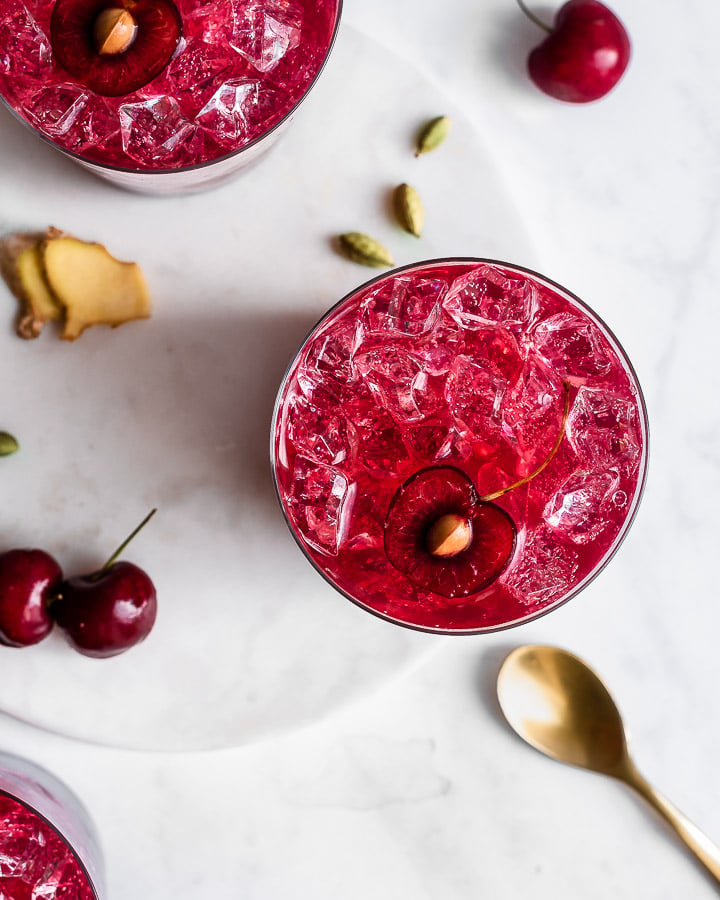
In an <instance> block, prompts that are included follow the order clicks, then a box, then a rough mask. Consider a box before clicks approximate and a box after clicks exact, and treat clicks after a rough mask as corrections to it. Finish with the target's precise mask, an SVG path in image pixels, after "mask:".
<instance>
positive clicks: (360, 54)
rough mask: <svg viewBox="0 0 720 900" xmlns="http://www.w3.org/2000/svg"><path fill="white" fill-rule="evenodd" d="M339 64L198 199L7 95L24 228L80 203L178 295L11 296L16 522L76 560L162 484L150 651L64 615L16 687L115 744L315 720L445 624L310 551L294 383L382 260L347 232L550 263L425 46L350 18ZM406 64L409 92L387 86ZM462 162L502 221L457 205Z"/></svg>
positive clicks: (53, 713)
mask: <svg viewBox="0 0 720 900" xmlns="http://www.w3.org/2000/svg"><path fill="white" fill-rule="evenodd" d="M325 74H326V78H325V79H324V80H323V81H322V83H321V84H319V85H318V89H317V91H316V92H313V95H312V97H311V98H310V102H311V103H312V104H313V106H312V108H311V110H310V113H309V114H307V115H305V116H302V115H300V116H298V120H297V122H296V123H293V124H294V126H295V127H294V128H293V129H291V130H290V132H289V133H288V134H287V135H286V136H285V140H284V142H283V144H282V145H280V146H278V147H277V148H276V152H274V153H272V154H271V155H270V156H269V157H268V158H267V159H266V160H264V161H263V162H264V165H259V166H257V167H255V168H254V169H253V170H252V171H251V172H248V173H247V175H246V176H245V177H244V178H241V179H239V180H237V181H235V182H233V183H232V184H228V185H226V186H225V187H224V188H223V189H222V190H220V191H217V192H214V193H208V194H200V195H196V196H191V197H188V196H180V197H173V198H162V199H160V198H158V197H143V196H138V195H135V194H127V193H121V192H120V191H118V190H115V189H112V188H109V187H108V186H107V185H106V184H105V183H103V182H101V181H99V180H98V179H97V178H93V177H89V176H88V175H87V174H86V173H85V172H83V171H81V170H80V169H79V168H78V167H77V166H74V165H71V164H70V163H68V162H67V161H66V160H65V159H63V158H62V157H61V156H60V155H59V154H58V153H56V152H53V150H52V149H50V148H48V147H46V146H44V145H40V143H39V142H38V141H37V139H36V138H35V137H34V136H33V135H32V134H30V133H29V132H28V131H25V130H24V129H20V128H18V127H16V126H15V123H14V122H12V120H11V119H10V117H9V115H7V114H4V113H3V121H4V122H6V123H7V125H8V127H7V128H6V129H5V130H3V131H0V155H4V156H5V158H6V159H7V165H6V166H5V167H4V168H3V170H2V172H0V192H1V193H2V195H3V200H4V202H3V205H2V209H0V234H1V233H5V232H12V231H17V230H21V229H23V228H27V227H32V228H38V227H41V228H42V227H45V224H46V223H47V222H53V223H58V222H59V223H62V224H63V227H65V228H66V229H68V230H71V231H73V232H74V233H76V234H78V235H81V236H83V237H92V238H94V239H100V240H103V241H105V242H106V243H107V245H108V247H110V248H111V250H112V251H113V252H115V253H119V254H121V255H122V257H123V258H128V257H130V258H134V259H137V260H138V261H139V262H140V263H141V264H142V266H143V269H144V271H145V273H146V275H147V279H148V282H149V284H150V286H151V291H152V293H153V296H154V303H155V306H154V312H153V316H152V319H151V320H150V321H149V322H139V323H133V324H131V325H127V326H125V327H124V328H121V329H119V330H118V331H115V332H113V331H111V330H110V329H107V328H95V329H91V330H89V331H88V332H87V333H86V334H84V335H83V337H82V338H81V339H80V340H78V341H77V342H76V343H73V344H72V345H69V344H68V343H67V342H63V341H59V340H57V338H56V336H55V335H54V334H52V333H47V334H43V335H42V336H41V337H40V339H39V340H38V341H36V342H31V343H28V342H25V341H20V340H18V338H17V336H16V335H15V334H14V331H13V328H12V324H13V323H12V312H11V310H12V305H14V301H12V299H11V298H10V300H11V304H12V305H11V304H8V305H7V306H6V307H5V308H6V310H7V316H6V317H5V319H4V320H3V321H2V322H1V323H0V377H2V375H3V374H5V375H6V377H12V378H13V379H14V381H15V382H16V388H15V390H13V391H12V392H11V394H10V395H9V396H8V397H7V400H6V402H5V405H4V408H3V410H2V419H3V422H4V423H7V424H6V425H5V427H7V428H12V431H13V432H14V433H16V434H18V435H20V436H21V442H22V445H23V452H22V453H20V454H18V455H17V456H16V457H13V459H12V460H11V461H8V464H7V466H6V467H5V468H4V469H3V471H4V472H6V473H7V474H8V475H10V474H12V476H13V477H12V479H11V480H10V479H8V481H9V483H8V484H7V486H6V488H5V495H4V497H5V503H6V510H7V512H6V514H5V517H4V520H3V528H4V530H5V531H6V532H7V533H9V534H12V535H13V539H14V542H16V543H17V544H18V545H19V546H26V545H28V544H32V545H33V546H40V547H44V548H45V549H46V550H47V551H48V552H50V553H53V554H54V555H55V556H56V557H57V558H58V560H62V565H63V566H64V568H65V571H66V572H67V573H68V574H69V575H71V574H76V573H77V572H80V571H92V570H93V569H94V568H95V567H97V566H99V565H102V563H103V561H104V560H105V559H106V558H107V556H108V555H109V554H110V553H111V552H112V548H113V547H115V546H117V545H118V543H119V542H120V540H121V539H122V536H123V535H124V534H127V533H128V532H129V531H130V530H131V528H132V527H133V525H134V523H135V522H137V521H139V520H140V519H141V518H142V516H143V515H144V513H145V510H147V509H150V508H152V507H158V509H159V514H158V516H157V517H156V519H155V520H154V521H153V523H152V527H149V528H148V529H147V530H146V531H145V532H144V533H143V535H142V537H141V538H139V539H138V540H137V542H135V544H134V546H133V548H132V551H133V552H132V553H130V552H129V551H128V554H127V555H128V556H129V557H130V558H132V559H133V560H134V561H135V562H136V563H137V564H138V565H141V566H144V567H145V568H147V569H148V571H150V572H151V573H152V577H153V580H154V582H155V584H156V587H157V590H158V596H159V615H158V622H157V624H156V626H155V628H154V629H153V632H152V634H151V636H150V638H149V639H148V640H147V641H145V642H144V643H143V645H142V646H141V647H138V648H137V649H136V650H135V651H134V653H133V654H132V655H128V656H121V657H119V658H117V659H112V660H108V661H106V662H105V663H104V664H102V665H98V664H97V662H96V661H94V660H88V659H86V658H84V657H82V656H80V655H78V654H74V653H69V652H68V649H67V647H66V646H65V642H64V641H63V640H62V638H61V637H60V636H59V635H54V636H53V638H52V639H51V640H50V641H47V642H45V643H43V644H41V645H39V646H37V647H34V648H32V649H30V650H27V651H26V652H24V653H17V654H8V655H7V656H6V658H5V659H4V675H5V677H4V678H3V679H0V710H4V711H5V712H11V713H13V714H14V715H16V716H18V717H20V718H22V719H23V720H24V721H27V722H30V723H33V724H39V725H42V726H43V727H45V728H48V729H51V730H53V731H59V732H60V733H62V734H66V735H68V736H71V737H79V738H82V739H85V740H92V741H95V742H99V743H104V744H109V745H111V746H114V747H130V748H133V749H145V750H208V749H213V750H214V749H222V748H226V747H232V746H237V745H239V744H243V743H246V742H247V741H251V740H257V739H258V738H259V737H265V736H267V735H268V734H277V733H279V732H282V731H284V730H286V729H288V728H290V727H294V726H297V725H298V724H303V723H306V722H309V721H315V720H316V719H317V718H319V717H320V716H322V715H324V714H326V713H328V712H329V711H332V710H334V709H337V708H339V707H341V706H343V705H345V704H346V703H348V702H350V701H351V700H352V699H354V698H357V697H358V696H363V695H365V694H366V693H367V692H368V691H370V690H371V689H372V688H373V687H377V686H378V685H381V684H384V683H385V682H386V681H387V680H388V679H389V678H391V677H392V676H394V675H397V674H398V673H400V672H402V671H403V670H404V669H405V668H406V667H407V666H408V665H411V664H412V663H413V662H414V661H416V660H418V659H420V658H422V657H423V656H425V655H427V654H428V653H429V652H432V650H433V649H434V648H435V647H436V646H437V642H436V641H435V640H433V638H432V636H430V637H428V636H427V635H421V634H417V633H415V632H412V631H409V630H407V629H402V628H388V627H386V625H385V624H384V623H382V622H381V621H379V620H378V619H376V618H375V617H373V616H369V615H362V614H359V613H358V611H357V610H356V609H355V608H354V607H353V606H351V604H349V603H346V602H344V601H343V600H342V598H340V597H339V595H338V594H337V592H336V591H335V590H334V589H332V588H331V587H330V586H329V585H328V584H327V583H326V582H325V581H324V580H323V579H322V578H319V577H318V576H317V574H316V572H315V570H314V569H313V568H312V567H311V566H310V565H308V564H307V563H306V561H305V560H304V559H303V557H302V554H301V553H299V552H298V549H297V546H296V544H295V542H294V541H293V539H292V536H291V534H290V532H289V530H288V529H287V528H286V527H285V523H284V521H283V517H282V515H281V513H280V508H279V505H278V503H277V500H276V498H275V491H274V489H273V485H272V479H271V475H270V465H269V440H268V435H269V429H270V418H271V415H272V411H273V401H274V398H275V394H276V392H277V389H278V386H279V384H280V381H281V380H282V375H283V372H284V370H285V368H286V366H287V365H288V363H289V362H290V360H291V357H292V354H293V353H294V352H295V350H296V349H297V348H298V346H299V345H300V343H301V342H302V340H303V338H304V336H305V335H306V333H307V331H308V330H309V329H310V327H311V326H312V325H313V324H314V323H315V321H316V320H317V319H318V318H319V317H320V316H321V315H322V314H323V313H324V312H325V311H326V310H327V309H328V308H329V307H330V306H332V305H333V304H334V303H336V302H337V301H338V300H340V298H341V297H342V296H343V295H344V294H345V293H346V292H347V291H350V290H352V289H354V288H355V287H357V286H358V285H359V284H360V283H361V282H363V281H365V280H366V279H367V278H368V277H371V276H372V275H373V274H375V273H373V272H372V271H371V270H368V269H363V268H360V267H359V266H356V265H353V264H351V263H348V262H347V261H345V260H344V259H341V258H340V257H339V256H338V255H337V254H336V253H334V252H332V251H331V250H330V248H329V246H328V245H329V243H330V235H332V234H335V233H340V232H342V231H347V230H349V229H352V228H357V227H360V226H359V225H358V224H357V223H358V222H362V223H363V225H362V226H361V227H363V228H364V229H366V230H368V231H370V232H371V233H373V234H376V235H378V236H379V238H380V239H381V240H383V241H386V242H387V243H388V244H389V245H390V246H392V248H393V253H394V254H395V257H396V260H397V262H398V264H401V263H408V262H412V261H414V260H417V259H418V258H419V257H418V255H417V254H420V255H421V256H425V257H442V256H448V255H453V254H466V255H472V254H473V253H475V254H477V253H478V252H482V254H484V255H487V256H491V257H494V258H499V259H507V258H512V259H516V258H518V259H522V260H523V262H526V263H531V262H532V260H529V259H528V257H529V256H530V254H531V245H530V240H529V237H528V234H527V230H526V229H525V227H524V225H523V222H522V219H521V217H520V215H519V213H518V211H517V210H516V208H515V206H514V204H513V203H512V201H511V199H510V197H509V194H508V190H507V187H505V186H504V185H503V182H502V178H501V177H500V175H499V173H498V169H497V166H496V164H495V162H494V159H493V156H492V154H491V150H490V148H488V147H487V146H486V141H485V139H484V138H483V136H482V135H480V134H479V133H478V132H477V130H476V129H474V128H473V126H472V124H471V123H470V121H469V120H468V118H467V117H466V116H464V115H463V113H462V111H461V109H460V108H459V107H457V106H456V105H455V103H454V101H453V100H452V99H450V98H448V96H447V95H446V94H445V93H444V92H443V91H442V90H441V89H440V88H439V87H438V86H437V85H434V84H433V83H431V82H430V81H429V80H428V78H427V77H426V76H425V75H423V74H422V73H421V72H419V71H418V69H417V68H416V67H414V66H411V65H408V64H407V63H406V62H405V61H404V60H402V59H400V58H399V57H398V56H396V55H395V54H393V53H391V52H390V51H389V50H387V49H386V48H385V47H383V46H381V45H380V44H378V43H377V42H376V41H374V40H371V39H370V38H368V37H366V36H365V35H363V34H362V33H361V32H359V31H357V30H356V29H353V28H352V27H350V26H347V27H346V28H345V29H344V30H343V33H342V35H341V36H340V39H339V40H338V42H337V46H336V52H335V54H334V55H333V59H332V61H331V63H330V65H329V66H328V69H327V72H326V73H325ZM387 84H392V85H393V86H394V92H393V93H390V94H389V101H388V102H390V101H391V102H392V107H391V110H392V114H391V115H389V114H388V110H387V108H385V109H378V108H376V107H374V106H372V105H369V104H366V103H365V102H364V98H365V97H366V95H367V92H368V91H369V92H370V93H371V94H373V95H382V94H383V92H385V91H386V85H387ZM428 107H430V108H432V109H438V108H441V109H446V108H447V107H450V108H449V109H448V113H449V114H450V115H452V117H453V120H454V123H455V124H454V129H453V140H452V141H451V142H450V143H449V145H448V146H447V147H446V148H445V152H444V153H443V154H442V156H435V157H434V158H428V159H427V160H421V161H416V160H414V159H413V158H412V155H411V154H412V138H413V137H414V131H415V129H416V127H417V122H418V121H422V120H423V117H424V116H425V115H426V114H427V109H428ZM313 109H315V110H316V114H315V115H313V113H312V110H313ZM324 110H332V112H333V121H332V127H329V128H324V129H323V134H324V137H323V153H322V154H318V152H317V149H316V148H317V145H316V141H315V134H316V132H317V128H318V126H317V124H316V120H317V117H318V115H320V116H322V114H323V111H324ZM356 110H357V112H356ZM388 123H391V124H388ZM358 147H362V148H363V149H362V151H361V152H358V150H357V148H358ZM36 153H37V154H38V155H37V157H35V156H34V154H36ZM328 159H332V160H334V161H335V164H334V166H333V168H332V169H331V170H329V169H328V165H327V160H328ZM478 169H480V170H482V172H483V178H482V179H479V178H475V172H476V171H477V170H478ZM38 170H39V171H38ZM408 171H411V172H413V180H414V181H417V184H418V188H419V189H420V190H421V191H422V193H423V196H424V200H425V204H426V205H427V208H428V212H429V222H428V226H427V228H426V233H425V236H424V237H423V239H422V241H418V240H417V239H416V238H414V237H412V236H411V235H407V234H404V233H403V232H401V231H400V230H399V229H398V228H396V227H395V226H394V224H393V223H392V221H391V220H390V219H389V217H388V215H387V211H386V205H387V195H388V193H389V192H390V190H391V189H392V188H393V187H394V185H395V184H397V183H398V182H400V181H401V180H402V179H403V177H405V178H407V177H409V175H407V174H404V173H406V172H408ZM299 173H300V174H299ZM458 178H459V179H462V180H463V181H465V182H468V187H467V188H465V189H464V190H463V193H462V204H463V206H464V208H465V209H468V210H475V209H478V208H482V210H483V220H482V221H480V222H474V221H473V220H472V219H471V218H470V216H468V215H462V216H458V215H457V214H456V211H455V205H454V204H448V203H446V202H445V197H447V196H448V195H451V196H452V195H453V194H454V193H455V190H456V188H455V186H456V179H458ZM418 180H419V181H418ZM247 209H249V210H252V214H251V215H252V226H251V227H248V224H247V223H248V222H249V217H248V215H247V213H246V212H245V210H247ZM108 213H109V214H108ZM191 223H203V224H202V226H201V227H197V226H193V225H192V224H191ZM351 223H352V224H351ZM188 261H191V262H190V263H189V262H188ZM278 263H281V267H280V266H279V265H278ZM3 296H8V297H9V295H7V292H3ZM52 331H53V329H52V328H48V332H52ZM89 372H92V373H94V377H92V378H88V377H87V376H88V373H89ZM29 485H31V486H32V488H31V489H30V490H29V489H28V486H29ZM329 636H332V637H331V638H330V637H329ZM48 682H52V683H53V685H54V690H53V691H52V692H47V691H45V690H44V686H45V685H46V684H47V683H48ZM108 698H111V699H110V700H108Z"/></svg>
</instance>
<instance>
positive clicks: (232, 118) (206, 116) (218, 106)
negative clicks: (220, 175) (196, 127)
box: [195, 78, 274, 146]
mask: <svg viewBox="0 0 720 900" xmlns="http://www.w3.org/2000/svg"><path fill="white" fill-rule="evenodd" d="M273 93H274V92H273V91H271V90H269V89H265V88H264V87H263V85H262V84H261V83H260V82H259V81H251V80H248V79H245V78H234V79H231V80H229V81H226V82H225V84H223V85H221V86H220V87H219V88H218V89H217V91H215V93H214V94H213V95H212V97H210V99H209V100H208V101H207V103H206V104H205V106H203V108H202V109H201V110H200V112H199V113H198V114H197V115H196V116H195V119H196V121H197V122H199V123H200V124H201V125H202V126H203V128H207V130H208V131H210V132H211V134H212V135H213V137H214V138H216V139H217V140H218V141H220V142H222V143H226V144H229V145H231V146H236V145H237V144H238V143H240V142H241V141H242V139H243V138H244V137H245V135H247V134H248V132H249V125H250V122H251V120H252V119H253V117H256V116H257V115H258V113H260V116H261V118H262V109H261V107H262V105H263V104H267V113H268V114H269V112H270V104H269V100H270V97H271V95H272V94H273Z"/></svg>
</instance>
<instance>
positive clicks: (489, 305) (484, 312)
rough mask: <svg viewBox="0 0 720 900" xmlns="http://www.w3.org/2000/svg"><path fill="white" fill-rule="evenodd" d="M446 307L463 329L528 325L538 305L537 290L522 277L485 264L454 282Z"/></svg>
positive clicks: (447, 297) (446, 300)
mask: <svg viewBox="0 0 720 900" xmlns="http://www.w3.org/2000/svg"><path fill="white" fill-rule="evenodd" d="M443 306H444V308H445V309H446V311H447V312H448V313H449V314H450V315H451V316H452V317H453V319H455V321H456V322H457V323H458V324H459V325H461V326H462V327H463V328H471V329H472V328H483V327H484V326H486V325H503V326H526V325H527V324H528V323H529V322H530V320H531V318H532V316H533V314H534V312H535V308H536V306H537V291H536V289H535V286H534V285H533V284H532V282H530V281H528V279H527V278H523V277H522V275H519V274H517V275H516V274H512V275H510V274H507V273H505V272H503V271H502V270H500V269H498V268H496V267H495V266H490V265H481V266H478V267H477V268H475V269H473V270H472V271H470V272H467V273H466V274H465V275H461V276H460V277H459V278H456V279H455V281H453V283H452V284H451V285H450V289H449V290H448V293H447V296H446V297H445V300H444V302H443Z"/></svg>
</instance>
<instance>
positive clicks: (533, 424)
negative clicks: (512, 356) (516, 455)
mask: <svg viewBox="0 0 720 900" xmlns="http://www.w3.org/2000/svg"><path fill="white" fill-rule="evenodd" d="M564 402H565V391H564V390H563V386H562V382H561V381H560V379H559V378H557V377H555V376H554V375H553V374H552V373H551V372H550V371H549V370H548V368H547V366H545V365H544V364H543V363H542V361H541V360H540V359H538V358H534V357H531V358H529V359H528V361H527V362H526V363H525V366H524V368H523V371H522V373H521V375H520V378H519V379H518V381H517V382H516V383H515V384H514V385H513V387H512V388H511V389H510V390H509V391H508V392H507V394H506V396H505V402H504V404H503V433H504V434H505V436H506V437H507V438H508V440H509V441H510V442H511V444H513V445H515V446H517V449H518V451H519V452H520V453H521V454H522V456H523V457H524V458H525V460H526V461H527V463H528V464H529V465H530V468H532V467H534V466H536V465H539V464H540V463H541V462H542V461H543V459H545V457H546V456H547V455H548V453H549V452H550V451H551V450H552V448H553V445H554V444H555V441H556V440H557V437H558V434H559V432H560V425H561V423H562V417H563V408H564Z"/></svg>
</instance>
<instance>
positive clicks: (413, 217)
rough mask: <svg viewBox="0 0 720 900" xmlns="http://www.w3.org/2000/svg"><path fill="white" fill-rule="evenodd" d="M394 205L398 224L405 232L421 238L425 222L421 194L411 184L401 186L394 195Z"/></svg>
mask: <svg viewBox="0 0 720 900" xmlns="http://www.w3.org/2000/svg"><path fill="white" fill-rule="evenodd" d="M393 205H394V207H395V215H396V217H397V220H398V223H399V224H400V226H401V227H402V228H404V229H405V231H408V232H409V233H410V234H414V235H415V237H420V235H421V234H422V227H423V223H424V221H425V210H424V209H423V205H422V200H421V199H420V194H418V192H417V191H416V190H415V188H414V187H411V186H410V185H409V184H399V185H398V186H397V187H396V188H395V193H394V194H393Z"/></svg>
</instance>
